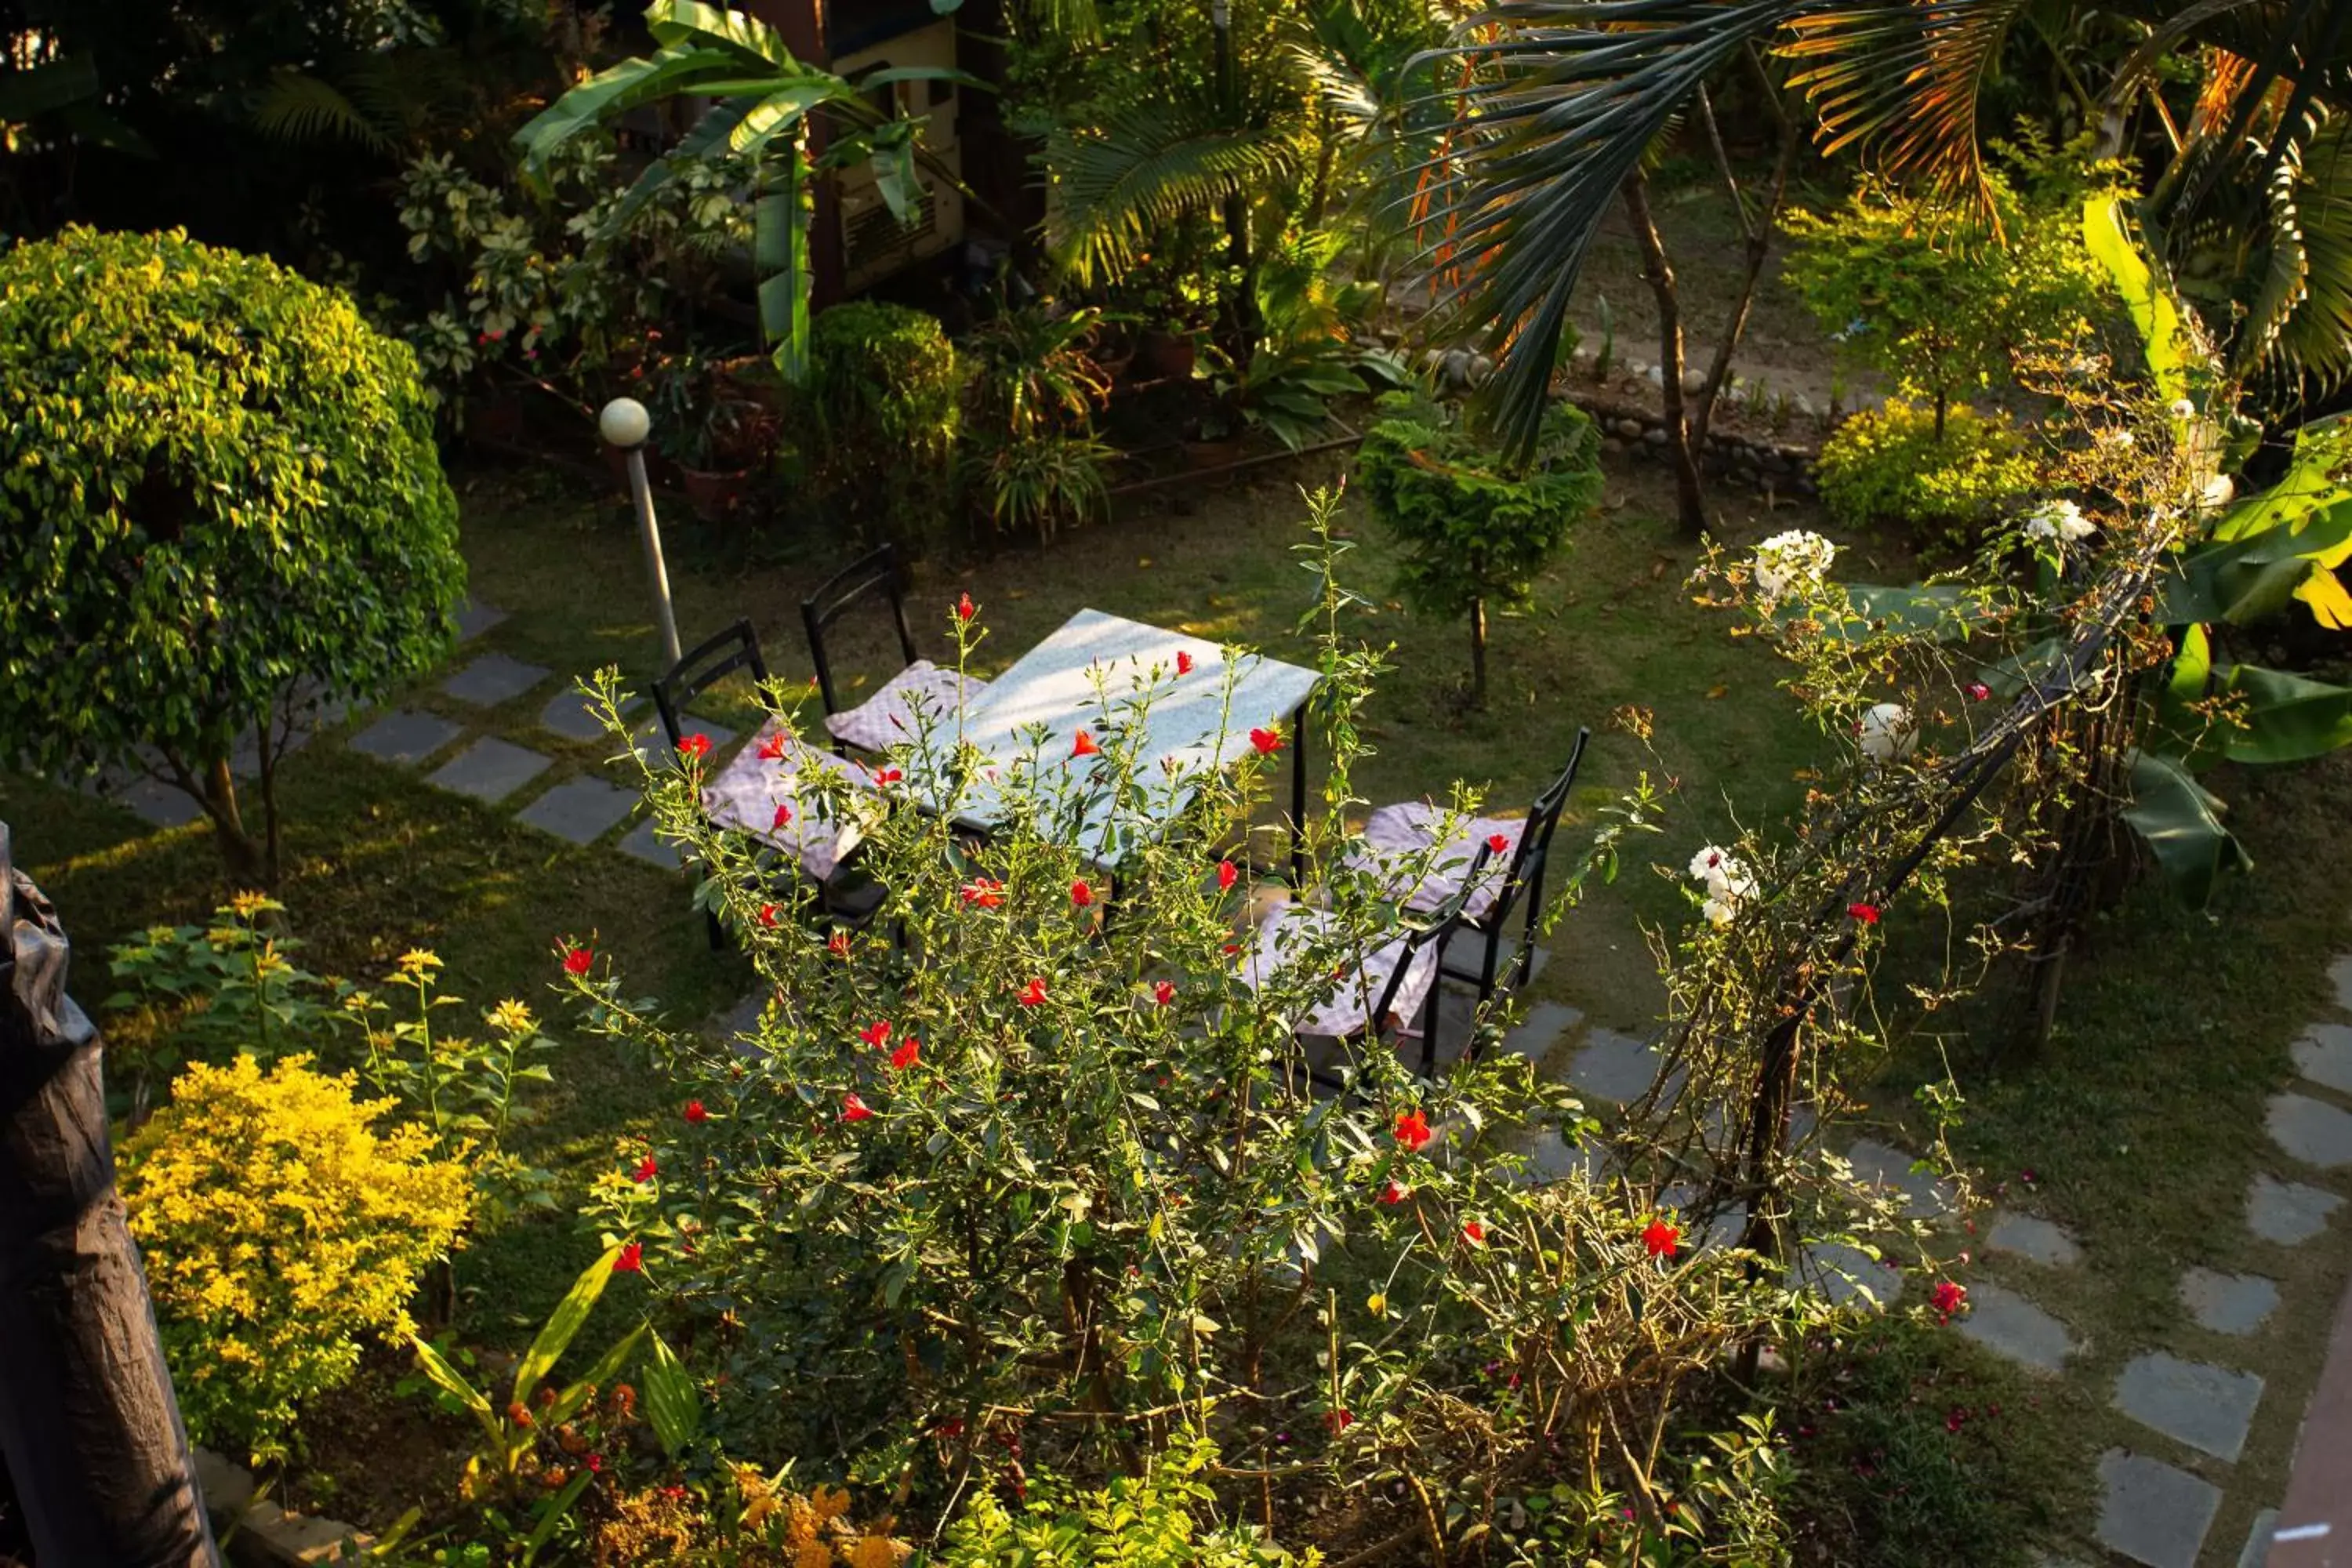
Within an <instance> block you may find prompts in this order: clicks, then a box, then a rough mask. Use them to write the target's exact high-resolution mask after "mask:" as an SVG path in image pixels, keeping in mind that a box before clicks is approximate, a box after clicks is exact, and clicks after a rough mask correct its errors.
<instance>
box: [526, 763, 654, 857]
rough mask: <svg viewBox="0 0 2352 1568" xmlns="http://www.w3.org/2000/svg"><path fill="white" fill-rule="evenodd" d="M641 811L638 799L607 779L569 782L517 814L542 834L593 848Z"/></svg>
mask: <svg viewBox="0 0 2352 1568" xmlns="http://www.w3.org/2000/svg"><path fill="white" fill-rule="evenodd" d="M636 807H637V797H636V795H635V794H633V793H632V792H630V791H628V790H625V789H623V788H621V787H620V786H619V785H618V784H606V783H605V782H604V780H603V779H592V778H575V779H566V780H564V781H563V782H562V784H557V785H556V786H555V787H554V788H552V789H551V790H549V791H548V792H547V793H546V794H545V795H541V796H540V797H539V798H538V799H537V800H534V801H532V802H531V803H530V805H526V806H524V807H523V808H522V809H521V810H520V811H518V812H516V813H515V820H517V821H518V822H527V823H529V824H530V826H533V827H536V828H538V829H539V830H540V831H541V832H542V833H552V834H553V835H555V837H558V838H562V839H565V840H567V841H568V842H571V843H573V844H593V843H594V842H595V841H596V840H597V839H599V838H602V837H604V835H605V834H606V833H607V832H609V831H610V830H611V829H613V828H614V827H617V826H620V824H621V822H622V820H623V819H624V818H625V817H626V816H628V815H629V814H630V813H631V812H633V811H635V809H636Z"/></svg>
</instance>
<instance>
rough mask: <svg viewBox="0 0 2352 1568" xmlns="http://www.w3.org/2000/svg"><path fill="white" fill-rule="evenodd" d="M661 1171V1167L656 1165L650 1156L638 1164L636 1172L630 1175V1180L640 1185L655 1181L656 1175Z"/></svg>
mask: <svg viewBox="0 0 2352 1568" xmlns="http://www.w3.org/2000/svg"><path fill="white" fill-rule="evenodd" d="M660 1169H661V1167H660V1166H659V1165H657V1164H656V1163H654V1157H653V1156H652V1155H651V1154H648V1155H646V1157H645V1158H644V1159H643V1160H641V1161H639V1162H638V1163H637V1168H636V1169H635V1171H632V1172H631V1173H629V1180H631V1181H633V1182H636V1183H640V1184H643V1183H646V1182H650V1181H652V1180H653V1179H654V1174H655V1173H656V1172H657V1171H659V1170H660Z"/></svg>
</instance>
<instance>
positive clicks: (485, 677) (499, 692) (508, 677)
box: [441, 653, 554, 708]
mask: <svg viewBox="0 0 2352 1568" xmlns="http://www.w3.org/2000/svg"><path fill="white" fill-rule="evenodd" d="M552 673H554V672H553V671H551V670H550V669H549V668H547V666H545V665H543V664H525V663H523V662H522V661H521V660H520V659H516V658H508V657H507V656H506V655H504V654H502V653H486V654H484V655H483V656H482V657H481V658H478V659H476V660H475V661H474V662H473V663H471V664H469V665H467V667H466V668H463V669H461V670H459V671H457V673H456V674H455V675H452V676H451V677H449V679H446V680H445V681H443V682H442V683H441V689H442V690H443V691H446V692H447V693H448V694H449V695H450V696H452V697H454V698H456V699H457V700H458V701H460V702H467V703H471V704H472V705H473V706H475V707H477V708H495V707H497V706H498V705H499V703H501V702H511V701H513V700H515V699H516V698H518V697H520V696H521V695H522V694H523V693H524V692H526V691H529V690H530V689H531V688H532V687H534V686H537V685H538V684H539V683H540V682H541V681H542V680H545V679H547V678H548V677H549V676H550V675H551V674H552Z"/></svg>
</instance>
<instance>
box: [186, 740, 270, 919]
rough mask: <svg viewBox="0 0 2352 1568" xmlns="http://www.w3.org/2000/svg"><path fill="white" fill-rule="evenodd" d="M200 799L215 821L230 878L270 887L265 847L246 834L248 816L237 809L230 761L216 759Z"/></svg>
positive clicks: (214, 828)
mask: <svg viewBox="0 0 2352 1568" xmlns="http://www.w3.org/2000/svg"><path fill="white" fill-rule="evenodd" d="M198 798H199V799H201V800H202V801H203V802H204V803H205V815H206V816H210V817H211V818H212V819H213V831H214V836H215V837H216V838H218V839H219V841H220V851H221V858H222V860H223V861H225V862H226V864H227V866H228V870H229V875H230V876H232V877H234V878H236V879H238V880H240V881H244V882H248V883H251V882H258V883H260V884H261V885H262V886H264V887H268V886H270V885H271V884H272V881H273V880H274V879H273V877H272V875H271V872H270V870H269V868H268V866H266V865H265V864H264V860H265V858H266V857H265V856H264V854H263V851H262V847H261V846H260V845H258V844H257V843H255V842H254V841H253V835H252V834H250V833H248V832H247V831H246V828H245V817H244V815H243V814H242V813H241V812H240V811H239V810H238V809H237V804H236V775H235V774H233V773H230V772H229V770H228V759H227V758H226V757H215V759H213V762H212V764H211V766H209V767H207V768H206V769H205V781H204V793H203V794H202V795H200V796H199V797H198Z"/></svg>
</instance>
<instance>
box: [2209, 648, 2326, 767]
mask: <svg viewBox="0 0 2352 1568" xmlns="http://www.w3.org/2000/svg"><path fill="white" fill-rule="evenodd" d="M2219 676H2220V679H2219V682H2218V689H2220V690H2221V691H2222V692H2224V693H2231V694H2235V695H2240V696H2242V697H2243V698H2244V699H2245V706H2244V708H2243V709H2242V710H2241V715H2240V716H2241V717H2242V720H2243V721H2244V724H2245V728H2244V729H2242V730H2230V731H2226V732H2225V734H2224V737H2223V739H2224V741H2225V744H2224V746H2223V752H2224V754H2225V755H2227V756H2228V757H2229V759H2230V760H2231V762H2233V763H2304V762H2309V761H2310V760H2311V759H2312V758H2314V757H2324V756H2326V755H2327V754H2328V753H2329V752H2336V751H2341V750H2342V749H2343V748H2344V747H2345V746H2347V745H2352V688H2346V687H2342V686H2330V685H2328V684H2327V683H2326V681H2321V680H2313V679H2308V678H2307V677H2305V676H2300V675H2290V674H2288V673H2287V672H2286V671H2285V670H2283V669H2264V668H2261V667H2259V666H2257V665H2251V664H2233V665H2230V666H2228V667H2227V668H2224V669H2222V670H2221V671H2220V672H2219Z"/></svg>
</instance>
